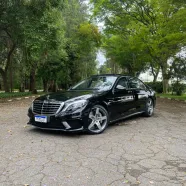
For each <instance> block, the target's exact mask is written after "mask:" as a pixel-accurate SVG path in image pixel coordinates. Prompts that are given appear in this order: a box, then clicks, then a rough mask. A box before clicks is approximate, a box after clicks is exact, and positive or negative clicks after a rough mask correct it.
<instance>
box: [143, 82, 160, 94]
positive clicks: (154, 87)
mask: <svg viewBox="0 0 186 186" xmlns="http://www.w3.org/2000/svg"><path fill="white" fill-rule="evenodd" d="M145 84H146V85H148V86H149V87H151V88H152V89H153V90H155V91H156V92H157V93H163V84H162V82H155V83H153V82H146V83H145Z"/></svg>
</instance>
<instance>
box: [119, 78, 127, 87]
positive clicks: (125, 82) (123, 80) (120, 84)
mask: <svg viewBox="0 0 186 186" xmlns="http://www.w3.org/2000/svg"><path fill="white" fill-rule="evenodd" d="M116 88H118V89H126V88H128V86H127V80H126V78H121V79H120V80H119V81H118V83H117V85H116Z"/></svg>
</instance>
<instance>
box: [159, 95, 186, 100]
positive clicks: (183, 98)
mask: <svg viewBox="0 0 186 186" xmlns="http://www.w3.org/2000/svg"><path fill="white" fill-rule="evenodd" d="M157 96H161V97H164V98H173V99H179V100H186V94H183V95H182V96H177V95H172V94H157Z"/></svg>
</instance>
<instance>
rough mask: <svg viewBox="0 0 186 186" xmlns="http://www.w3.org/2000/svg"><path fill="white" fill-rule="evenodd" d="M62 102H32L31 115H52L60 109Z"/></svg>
mask: <svg viewBox="0 0 186 186" xmlns="http://www.w3.org/2000/svg"><path fill="white" fill-rule="evenodd" d="M63 104H64V103H63V102H51V101H46V100H45V101H37V100H36V101H34V102H33V113H35V114H41V115H42V114H46V115H54V114H56V112H57V111H58V110H59V109H61V108H62V106H63Z"/></svg>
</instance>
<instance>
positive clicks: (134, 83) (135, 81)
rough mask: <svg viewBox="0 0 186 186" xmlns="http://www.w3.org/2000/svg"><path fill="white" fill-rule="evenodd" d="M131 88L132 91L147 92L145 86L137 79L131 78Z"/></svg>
mask: <svg viewBox="0 0 186 186" xmlns="http://www.w3.org/2000/svg"><path fill="white" fill-rule="evenodd" d="M129 87H130V88H132V89H141V90H145V89H146V87H145V85H144V84H143V83H142V82H141V81H140V80H139V79H137V78H131V79H129Z"/></svg>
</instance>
